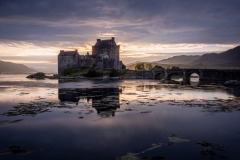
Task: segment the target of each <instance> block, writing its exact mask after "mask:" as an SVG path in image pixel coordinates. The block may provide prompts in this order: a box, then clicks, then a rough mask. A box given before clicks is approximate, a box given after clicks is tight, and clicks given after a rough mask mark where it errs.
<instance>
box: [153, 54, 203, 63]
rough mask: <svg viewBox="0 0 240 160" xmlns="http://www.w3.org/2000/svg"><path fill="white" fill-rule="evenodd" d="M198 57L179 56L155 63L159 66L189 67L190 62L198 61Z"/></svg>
mask: <svg viewBox="0 0 240 160" xmlns="http://www.w3.org/2000/svg"><path fill="white" fill-rule="evenodd" d="M199 58H200V56H199V55H190V56H187V55H180V56H173V57H170V58H167V59H163V60H160V61H156V62H155V63H160V64H184V65H190V64H191V63H192V62H194V61H196V60H197V59H199Z"/></svg>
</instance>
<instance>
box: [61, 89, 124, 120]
mask: <svg viewBox="0 0 240 160" xmlns="http://www.w3.org/2000/svg"><path fill="white" fill-rule="evenodd" d="M121 92H122V90H121V89H119V88H78V89H58V99H59V100H60V101H61V102H75V103H76V104H77V105H78V103H79V101H80V100H84V99H87V102H89V103H92V107H93V108H95V109H96V111H97V114H98V115H100V116H101V117H111V116H115V111H116V110H117V108H120V102H119V94H120V93H121Z"/></svg>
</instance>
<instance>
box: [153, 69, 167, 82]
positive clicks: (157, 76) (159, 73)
mask: <svg viewBox="0 0 240 160" xmlns="http://www.w3.org/2000/svg"><path fill="white" fill-rule="evenodd" d="M153 77H154V79H158V80H161V79H164V77H165V72H164V70H157V71H153Z"/></svg>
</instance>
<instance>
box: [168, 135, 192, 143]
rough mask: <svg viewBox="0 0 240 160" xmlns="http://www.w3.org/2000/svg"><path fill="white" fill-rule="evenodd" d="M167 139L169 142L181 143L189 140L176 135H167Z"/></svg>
mask: <svg viewBox="0 0 240 160" xmlns="http://www.w3.org/2000/svg"><path fill="white" fill-rule="evenodd" d="M168 141H169V142H171V143H183V142H189V141H190V140H188V139H184V138H179V137H177V136H176V135H171V136H169V137H168Z"/></svg>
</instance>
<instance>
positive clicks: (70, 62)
mask: <svg viewBox="0 0 240 160" xmlns="http://www.w3.org/2000/svg"><path fill="white" fill-rule="evenodd" d="M77 66H78V54H74V55H72V56H62V55H59V56H58V73H62V72H63V70H64V69H67V68H71V67H77Z"/></svg>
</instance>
